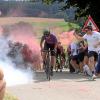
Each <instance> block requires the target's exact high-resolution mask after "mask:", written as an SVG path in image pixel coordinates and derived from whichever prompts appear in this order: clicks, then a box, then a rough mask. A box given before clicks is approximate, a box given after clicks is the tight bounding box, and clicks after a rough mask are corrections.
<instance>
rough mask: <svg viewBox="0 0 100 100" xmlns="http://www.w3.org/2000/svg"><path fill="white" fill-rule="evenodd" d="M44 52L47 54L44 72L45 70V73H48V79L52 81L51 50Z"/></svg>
mask: <svg viewBox="0 0 100 100" xmlns="http://www.w3.org/2000/svg"><path fill="white" fill-rule="evenodd" d="M43 51H45V52H47V54H46V59H45V62H44V63H43V67H44V70H45V73H46V77H47V79H48V80H49V81H50V79H51V76H52V75H51V73H52V68H51V59H50V56H51V54H50V52H51V50H43Z"/></svg>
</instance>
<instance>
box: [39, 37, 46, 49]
mask: <svg viewBox="0 0 100 100" xmlns="http://www.w3.org/2000/svg"><path fill="white" fill-rule="evenodd" d="M44 40H45V39H44V36H42V38H41V41H40V48H41V49H42V48H43V46H42V45H43V42H44Z"/></svg>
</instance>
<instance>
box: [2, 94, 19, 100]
mask: <svg viewBox="0 0 100 100" xmlns="http://www.w3.org/2000/svg"><path fill="white" fill-rule="evenodd" d="M3 100H18V99H17V97H15V96H12V95H11V94H9V93H6V94H5V96H4V99H3Z"/></svg>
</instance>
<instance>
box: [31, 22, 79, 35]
mask: <svg viewBox="0 0 100 100" xmlns="http://www.w3.org/2000/svg"><path fill="white" fill-rule="evenodd" d="M31 24H32V25H33V27H37V28H38V29H36V30H35V31H36V33H37V35H38V36H41V33H42V32H43V30H44V29H52V31H54V32H56V33H57V34H59V33H61V32H65V31H68V30H69V29H75V28H79V25H77V24H75V23H69V22H65V21H58V22H32V23H31ZM57 29H59V30H60V32H59V31H57Z"/></svg>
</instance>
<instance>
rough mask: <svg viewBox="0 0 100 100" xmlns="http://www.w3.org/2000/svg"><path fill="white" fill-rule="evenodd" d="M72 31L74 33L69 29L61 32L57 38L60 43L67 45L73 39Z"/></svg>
mask: <svg viewBox="0 0 100 100" xmlns="http://www.w3.org/2000/svg"><path fill="white" fill-rule="evenodd" d="M73 33H74V30H72V31H69V32H63V33H61V34H60V36H59V37H60V38H59V39H60V41H61V43H62V45H69V44H70V43H71V42H72V41H73V40H74V39H75V37H74V35H73Z"/></svg>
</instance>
